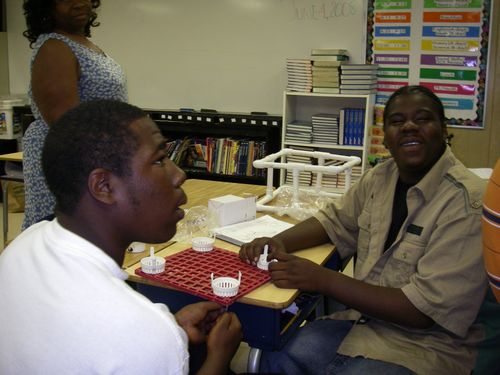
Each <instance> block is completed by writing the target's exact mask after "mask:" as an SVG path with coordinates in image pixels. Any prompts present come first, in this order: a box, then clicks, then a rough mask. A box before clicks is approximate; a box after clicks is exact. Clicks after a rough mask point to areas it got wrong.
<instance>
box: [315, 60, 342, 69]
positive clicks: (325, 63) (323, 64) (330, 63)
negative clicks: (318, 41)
mask: <svg viewBox="0 0 500 375" xmlns="http://www.w3.org/2000/svg"><path fill="white" fill-rule="evenodd" d="M344 63H345V62H342V61H335V60H314V61H313V62H312V68H313V69H314V68H338V67H339V66H341V65H342V64H344Z"/></svg>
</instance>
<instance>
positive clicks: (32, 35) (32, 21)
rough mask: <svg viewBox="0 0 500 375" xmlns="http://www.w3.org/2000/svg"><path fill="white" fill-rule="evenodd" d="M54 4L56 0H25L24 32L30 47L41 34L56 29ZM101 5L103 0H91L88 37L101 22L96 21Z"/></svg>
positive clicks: (86, 27) (86, 31) (86, 33)
mask: <svg viewBox="0 0 500 375" xmlns="http://www.w3.org/2000/svg"><path fill="white" fill-rule="evenodd" d="M54 6H55V0H24V3H23V10H24V17H25V18H26V27H27V30H25V31H24V32H23V35H24V36H25V37H26V38H28V40H29V41H30V47H31V46H33V43H35V41H36V39H37V38H38V37H39V36H40V34H46V33H51V32H53V31H54V28H55V26H56V25H55V23H54V19H53V17H52V10H53V9H54ZM100 6H101V0H91V7H92V8H91V9H92V13H91V15H90V19H89V22H88V23H87V25H86V26H85V36H86V37H90V28H91V27H97V26H99V22H96V18H97V13H96V10H97V8H99V7H100Z"/></svg>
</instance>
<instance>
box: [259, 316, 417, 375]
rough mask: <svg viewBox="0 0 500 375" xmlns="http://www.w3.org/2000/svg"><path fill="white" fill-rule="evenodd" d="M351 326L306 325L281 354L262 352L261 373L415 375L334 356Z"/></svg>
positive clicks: (338, 323)
mask: <svg viewBox="0 0 500 375" xmlns="http://www.w3.org/2000/svg"><path fill="white" fill-rule="evenodd" d="M352 325H353V322H352V321H346V320H332V319H325V320H316V321H314V322H311V323H308V324H306V325H305V326H304V327H302V328H301V329H299V330H298V332H297V334H296V335H295V336H294V337H292V338H291V339H290V341H288V342H287V344H286V345H285V347H284V348H283V349H282V350H280V351H277V352H264V353H263V354H262V358H261V366H260V370H261V371H262V372H272V373H281V374H286V375H306V374H311V375H333V374H341V375H351V374H370V375H378V374H380V375H382V374H383V375H396V374H397V375H410V374H415V373H414V372H413V371H410V370H409V369H407V368H405V367H403V366H400V365H396V364H394V363H389V362H384V361H379V360H373V359H369V358H363V357H348V356H345V355H341V354H337V349H338V347H339V345H340V343H341V342H342V340H343V339H344V337H345V336H346V335H347V333H348V332H349V330H350V329H351V328H352Z"/></svg>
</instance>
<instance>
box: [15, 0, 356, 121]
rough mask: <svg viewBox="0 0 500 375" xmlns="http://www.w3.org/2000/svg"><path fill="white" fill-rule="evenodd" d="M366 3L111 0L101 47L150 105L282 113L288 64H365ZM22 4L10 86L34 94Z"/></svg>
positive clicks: (133, 96)
mask: <svg viewBox="0 0 500 375" xmlns="http://www.w3.org/2000/svg"><path fill="white" fill-rule="evenodd" d="M365 3H366V2H365V1H363V0H335V1H327V0H324V1H321V0H320V1H318V0H141V1H138V0H103V1H102V6H101V9H100V11H99V18H98V20H99V21H100V22H101V26H99V27H98V28H97V29H94V31H93V38H92V40H93V41H94V43H96V44H98V45H99V46H100V47H101V48H102V49H103V50H104V51H106V52H107V53H108V54H109V55H110V56H112V57H113V58H114V59H115V60H117V61H118V62H119V63H120V64H121V65H122V66H123V67H124V69H125V71H126V73H127V77H128V87H129V97H130V102H131V103H133V104H136V105H139V106H141V107H147V108H155V109H166V108H171V109H175V108H179V107H191V108H195V109H200V108H213V109H218V110H221V111H233V112H249V111H267V112H269V113H273V114H279V113H281V111H282V91H283V90H284V88H285V85H286V69H285V61H286V58H287V57H291V58H307V57H308V56H309V54H310V50H311V48H320V47H329V48H346V49H348V50H349V51H350V55H351V61H352V62H357V63H360V62H364V53H365V33H366V30H365V29H366V26H365V25H366V22H365V18H366V4H365ZM21 4H22V1H21V0H7V16H8V24H7V31H8V37H9V61H10V64H9V66H10V88H11V92H12V93H25V92H26V90H27V85H28V82H29V72H28V70H29V69H28V65H29V58H30V50H29V48H28V42H27V40H26V39H25V38H24V37H23V36H22V35H21V33H22V31H23V30H24V29H25V24H24V17H23V15H22V10H21Z"/></svg>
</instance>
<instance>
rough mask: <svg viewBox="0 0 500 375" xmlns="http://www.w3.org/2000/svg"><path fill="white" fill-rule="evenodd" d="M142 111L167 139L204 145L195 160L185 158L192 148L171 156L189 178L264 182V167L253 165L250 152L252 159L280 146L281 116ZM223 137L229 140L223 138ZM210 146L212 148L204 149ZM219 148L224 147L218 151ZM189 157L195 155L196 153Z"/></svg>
mask: <svg viewBox="0 0 500 375" xmlns="http://www.w3.org/2000/svg"><path fill="white" fill-rule="evenodd" d="M145 111H146V112H147V113H148V114H149V116H150V117H151V119H152V120H153V121H155V122H156V124H157V125H158V127H159V128H160V130H161V132H162V133H163V135H164V136H165V137H166V138H167V140H168V141H170V142H176V141H177V142H180V143H182V141H184V140H185V146H187V147H189V145H192V146H191V148H193V147H194V148H195V149H196V148H198V149H201V148H204V151H203V155H204V157H201V155H198V159H197V160H195V161H194V162H193V160H188V159H189V156H188V155H189V152H191V153H193V152H192V151H188V152H187V153H186V155H185V156H184V157H180V158H177V157H176V156H174V158H173V160H174V162H176V164H178V165H179V166H180V167H181V168H182V169H183V170H184V171H185V172H186V174H187V175H188V177H189V178H198V179H207V180H215V181H227V182H239V183H250V184H258V185H265V184H266V171H265V170H259V169H255V168H253V166H252V163H251V162H252V160H251V159H252V154H253V160H255V159H258V158H259V154H260V155H261V156H262V157H263V156H265V155H267V154H269V153H273V152H277V151H278V150H279V149H280V146H281V123H282V121H281V120H282V119H281V116H273V115H267V114H261V113H258V114H255V113H253V114H243V113H220V112H214V111H178V110H152V109H146V110H145ZM223 139H224V140H229V141H226V142H224V141H222V140H223ZM208 140H210V141H212V142H213V143H211V142H209V141H208ZM196 143H198V145H196ZM209 145H210V146H209ZM209 147H211V148H212V151H208V150H207V149H208V148H209ZM222 149H225V150H226V151H224V152H223V153H221V150H222ZM252 150H253V151H252ZM200 153H201V151H200ZM209 153H211V154H210V155H211V157H210V156H209V155H208V154H209ZM218 154H221V155H222V156H221V157H220V158H219V159H220V163H217V156H218ZM171 159H172V157H171ZM191 159H196V156H195V157H194V158H191ZM210 160H211V162H210ZM224 160H225V162H224ZM217 164H218V166H217Z"/></svg>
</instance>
